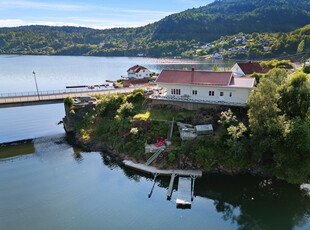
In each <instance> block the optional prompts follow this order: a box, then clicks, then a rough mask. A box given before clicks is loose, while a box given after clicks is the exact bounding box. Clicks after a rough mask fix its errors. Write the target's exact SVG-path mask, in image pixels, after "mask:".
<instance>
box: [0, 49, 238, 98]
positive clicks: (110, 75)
mask: <svg viewBox="0 0 310 230" xmlns="http://www.w3.org/2000/svg"><path fill="white" fill-rule="evenodd" d="M215 63H217V64H218V66H219V67H220V68H229V67H231V66H232V65H233V63H231V62H221V61H217V62H211V61H194V60H178V59H155V58H128V57H78V56H76V57H75V56H16V55H0V82H1V84H0V93H11V92H27V91H35V90H36V88H35V83H34V78H33V74H32V72H33V71H35V72H36V76H37V81H38V86H39V90H41V91H43V90H59V89H65V87H66V86H67V85H81V84H82V85H91V84H99V83H104V82H105V80H116V79H119V78H120V77H121V76H126V75H127V72H126V71H127V69H128V68H130V67H132V66H133V65H137V64H139V65H143V66H145V67H147V68H148V69H150V70H151V71H153V72H157V73H159V72H161V70H163V69H183V68H188V69H190V68H191V67H195V68H196V69H200V70H211V69H212V67H213V65H214V64H215Z"/></svg>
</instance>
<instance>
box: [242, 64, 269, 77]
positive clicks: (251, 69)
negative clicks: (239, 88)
mask: <svg viewBox="0 0 310 230" xmlns="http://www.w3.org/2000/svg"><path fill="white" fill-rule="evenodd" d="M237 64H238V66H239V67H240V69H241V70H242V72H243V73H244V74H245V75H248V74H252V73H267V72H268V71H269V69H264V68H263V67H262V66H261V65H260V64H259V63H258V62H243V63H237Z"/></svg>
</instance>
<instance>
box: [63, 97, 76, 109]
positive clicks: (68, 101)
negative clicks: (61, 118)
mask: <svg viewBox="0 0 310 230" xmlns="http://www.w3.org/2000/svg"><path fill="white" fill-rule="evenodd" d="M64 104H65V106H66V107H68V108H71V107H72V106H73V104H74V101H73V98H72V97H70V96H68V97H66V98H65V99H64Z"/></svg>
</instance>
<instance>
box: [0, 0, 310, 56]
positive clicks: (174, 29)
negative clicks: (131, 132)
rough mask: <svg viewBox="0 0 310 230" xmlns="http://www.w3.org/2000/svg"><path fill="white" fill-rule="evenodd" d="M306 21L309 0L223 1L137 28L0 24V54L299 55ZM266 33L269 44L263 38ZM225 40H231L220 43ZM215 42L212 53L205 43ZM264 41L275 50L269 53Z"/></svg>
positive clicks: (305, 40) (306, 40) (304, 40)
mask: <svg viewBox="0 0 310 230" xmlns="http://www.w3.org/2000/svg"><path fill="white" fill-rule="evenodd" d="M307 24H310V3H309V1H306V0H272V1H267V0H259V1H257V0H247V1H244V0H221V1H219V0H218V1H215V2H213V3H211V4H209V5H206V6H203V7H199V8H193V9H189V10H186V11H183V12H180V13H176V14H172V15H170V16H167V17H165V18H163V19H162V20H160V21H158V22H155V23H152V24H149V25H146V26H142V27H137V28H113V29H106V30H96V29H91V28H82V27H69V26H63V27H49V26H24V27H15V28H0V54H34V55H92V56H148V57H183V58H194V57H207V56H208V55H211V54H212V52H211V51H213V53H214V52H220V50H221V49H225V50H226V49H229V48H235V47H238V46H245V47H244V48H245V49H243V50H241V51H242V52H239V50H238V52H233V53H232V52H229V51H227V50H226V51H225V52H224V53H223V55H224V57H225V58H230V59H236V58H238V59H240V58H253V59H255V58H257V59H261V58H270V57H276V56H280V55H286V54H296V52H297V49H298V48H299V49H298V51H299V52H301V53H303V52H306V51H307V50H308V49H309V26H306V25H307ZM303 26H306V27H303ZM301 27H303V28H301ZM291 31H293V32H291ZM240 35H244V36H245V37H246V39H247V44H246V45H243V44H234V42H233V40H234V38H235V37H236V36H240ZM264 38H266V39H267V41H268V42H267V43H266V44H260V43H258V42H259V41H260V40H261V39H264ZM222 40H224V41H227V42H226V44H220V45H219V44H217V42H218V41H222ZM211 42H212V47H211V51H210V52H209V51H208V50H205V48H203V47H204V45H205V44H206V43H211ZM264 45H269V46H271V47H272V49H271V50H270V51H267V52H266V51H264ZM245 50H246V51H245Z"/></svg>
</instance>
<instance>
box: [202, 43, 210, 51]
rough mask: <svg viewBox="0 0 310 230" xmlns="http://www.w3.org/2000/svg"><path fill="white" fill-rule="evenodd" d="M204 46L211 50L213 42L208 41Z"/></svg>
mask: <svg viewBox="0 0 310 230" xmlns="http://www.w3.org/2000/svg"><path fill="white" fill-rule="evenodd" d="M203 48H205V49H206V50H209V49H211V44H210V43H207V44H205V45H204V46H203Z"/></svg>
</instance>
